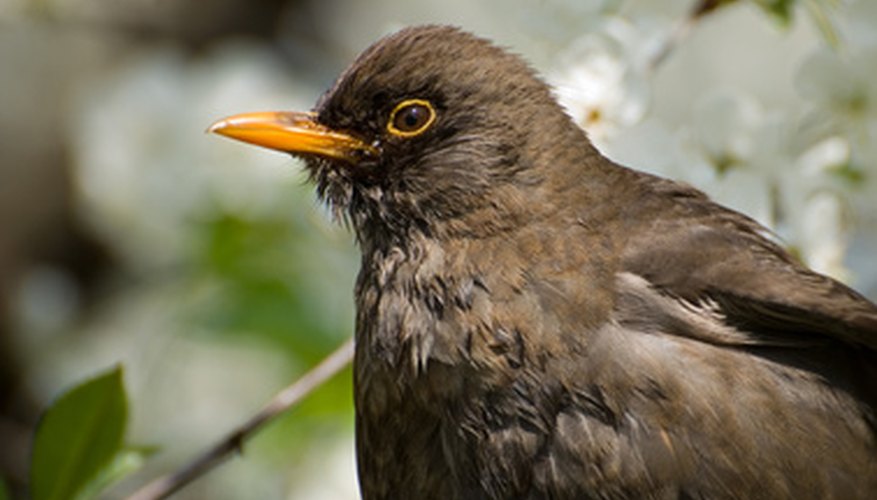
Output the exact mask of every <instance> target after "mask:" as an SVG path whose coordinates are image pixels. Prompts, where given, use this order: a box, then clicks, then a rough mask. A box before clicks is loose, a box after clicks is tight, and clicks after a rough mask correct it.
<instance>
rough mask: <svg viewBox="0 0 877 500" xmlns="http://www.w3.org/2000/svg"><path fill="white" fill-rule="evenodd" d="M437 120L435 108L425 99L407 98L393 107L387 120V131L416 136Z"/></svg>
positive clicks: (405, 135)
mask: <svg viewBox="0 0 877 500" xmlns="http://www.w3.org/2000/svg"><path fill="white" fill-rule="evenodd" d="M433 122H435V108H434V107H433V106H432V103H430V102H429V101H425V100H423V99H407V100H404V101H402V102H400V103H399V104H397V105H396V107H395V108H393V112H392V113H390V119H389V120H388V121H387V132H389V133H391V134H393V135H395V136H398V137H414V136H416V135H420V134H422V133H423V132H425V131H426V130H427V129H428V128H429V127H430V126H431V125H432V124H433Z"/></svg>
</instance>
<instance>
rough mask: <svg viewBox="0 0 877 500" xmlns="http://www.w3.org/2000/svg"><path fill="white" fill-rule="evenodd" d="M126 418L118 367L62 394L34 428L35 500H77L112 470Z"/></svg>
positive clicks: (33, 483)
mask: <svg viewBox="0 0 877 500" xmlns="http://www.w3.org/2000/svg"><path fill="white" fill-rule="evenodd" d="M127 416H128V403H127V400H126V397H125V389H124V387H123V385H122V369H121V367H116V368H115V369H113V370H111V371H109V372H107V373H105V374H103V375H100V376H98V377H95V378H93V379H91V380H87V381H85V382H83V383H81V384H79V385H77V386H76V387H73V388H72V389H70V390H69V391H67V392H66V393H64V394H62V395H61V396H60V397H59V398H58V400H57V401H55V403H54V404H53V405H52V406H51V407H50V408H49V409H48V410H47V411H46V412H45V413H44V414H43V416H42V419H41V420H40V423H39V425H38V426H37V431H36V437H35V439H34V447H33V458H32V463H31V486H30V488H31V497H32V498H33V500H68V499H70V498H75V497H76V496H77V495H78V494H79V492H80V491H82V489H83V488H84V487H85V486H86V485H87V484H88V483H89V482H91V481H93V480H95V479H96V478H97V477H98V475H99V474H101V472H102V471H103V470H104V468H105V467H107V466H109V465H111V462H112V460H113V457H115V456H116V454H117V453H118V452H119V450H120V448H121V447H122V440H123V438H124V434H125V425H126V420H127Z"/></svg>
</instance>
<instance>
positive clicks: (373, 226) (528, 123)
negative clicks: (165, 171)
mask: <svg viewBox="0 0 877 500" xmlns="http://www.w3.org/2000/svg"><path fill="white" fill-rule="evenodd" d="M210 130H211V131H212V132H216V133H219V134H222V135H226V136H229V137H232V138H235V139H239V140H242V141H244V142H249V143H253V144H256V145H260V146H264V147H268V148H271V149H275V150H280V151H285V152H288V153H291V154H293V155H296V156H300V157H303V158H304V159H305V162H306V165H307V168H308V171H309V173H310V175H311V177H312V179H313V180H314V181H315V183H316V185H317V189H318V193H319V195H320V196H321V197H322V198H324V199H325V200H326V201H327V202H328V203H329V204H330V205H331V206H332V207H333V208H334V209H336V213H338V214H342V215H346V216H349V217H350V220H351V221H352V222H353V226H354V228H355V229H356V232H357V236H358V237H359V239H360V240H364V239H366V240H367V239H373V238H375V237H378V236H379V234H380V235H384V236H387V235H389V236H391V237H392V236H393V235H396V236H402V237H404V236H405V235H406V234H408V232H409V231H411V230H419V231H423V232H427V233H430V232H441V231H444V230H454V231H462V232H470V233H479V232H486V231H493V230H498V227H500V226H502V224H504V223H506V222H508V223H513V221H512V220H510V219H514V218H515V217H517V216H519V215H520V214H522V213H525V212H526V211H527V210H530V209H532V207H527V206H526V205H527V204H528V203H534V202H533V201H532V191H533V190H534V189H537V188H538V186H539V185H540V184H541V183H542V182H543V180H544V176H545V174H546V171H545V170H546V169H547V168H549V167H550V165H549V164H550V163H552V161H553V159H552V157H551V156H552V155H551V154H550V151H553V150H556V149H557V148H558V147H560V148H565V147H566V148H570V147H571V148H576V147H586V146H587V141H586V139H585V138H584V136H583V135H582V133H581V132H580V131H579V130H578V129H576V127H574V126H572V124H571V122H570V120H569V118H568V117H567V116H566V114H565V113H564V112H563V111H562V109H561V108H560V107H559V105H557V104H556V102H555V100H554V99H553V97H552V95H551V92H550V90H549V88H548V87H547V86H546V85H545V84H544V83H543V82H542V81H541V80H539V79H538V78H537V77H536V76H535V74H534V73H533V71H532V70H531V69H530V68H529V67H528V66H527V64H526V63H525V62H523V60H521V59H520V58H519V57H517V56H515V55H512V54H509V53H508V52H506V51H504V50H502V49H500V48H498V47H496V46H494V45H492V44H491V43H490V42H488V41H486V40H484V39H481V38H477V37H475V36H473V35H470V34H468V33H465V32H463V31H460V30H458V29H456V28H452V27H446V26H422V27H414V28H408V29H405V30H402V31H399V32H397V33H395V34H393V35H390V36H388V37H386V38H384V39H382V40H380V41H379V42H377V43H376V44H374V45H373V46H372V47H370V48H369V49H367V50H366V51H365V52H364V53H363V54H362V55H360V56H359V57H358V58H357V59H356V61H355V62H354V63H353V64H352V65H351V66H350V67H349V68H348V69H347V70H346V71H344V73H342V74H341V76H340V77H339V78H338V80H337V81H336V83H335V84H334V86H333V87H332V88H331V89H329V90H328V91H327V92H326V93H325V94H324V95H323V97H322V98H321V99H320V100H319V102H318V103H317V105H316V107H315V108H314V110H313V111H311V112H268V113H247V114H241V115H235V116H232V117H228V118H226V119H223V120H220V121H218V122H216V123H215V124H214V125H213V126H212V127H211V128H210ZM524 191H528V192H529V194H528V195H527V196H526V198H529V199H530V201H527V200H525V199H523V198H525V197H524V196H523V192H524Z"/></svg>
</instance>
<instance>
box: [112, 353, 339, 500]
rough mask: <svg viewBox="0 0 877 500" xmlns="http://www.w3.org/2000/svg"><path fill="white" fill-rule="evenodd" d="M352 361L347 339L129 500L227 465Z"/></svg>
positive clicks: (148, 498) (146, 498) (162, 493)
mask: <svg viewBox="0 0 877 500" xmlns="http://www.w3.org/2000/svg"><path fill="white" fill-rule="evenodd" d="M352 359H353V339H350V340H348V341H347V342H345V343H344V344H342V345H341V346H340V347H339V348H338V349H336V350H335V351H334V352H333V353H332V354H330V355H328V356H326V357H325V358H324V359H323V361H321V362H320V364H318V365H317V366H315V367H314V368H313V369H311V371H309V372H307V373H306V374H304V375H303V376H302V377H301V378H299V379H298V380H296V381H295V382H294V383H293V384H292V385H290V386H288V387H287V388H286V389H283V390H282V391H280V392H279V393H278V394H277V395H276V396H274V398H273V399H272V400H271V401H269V402H268V404H267V405H265V406H264V407H263V408H262V409H261V410H260V411H259V413H257V414H256V415H254V416H253V417H252V418H250V420H249V421H247V422H246V423H245V424H244V425H242V426H240V427H239V428H237V429H236V430H234V431H233V432H232V433H231V434H229V435H228V436H226V437H225V439H223V440H222V441H220V442H219V443H217V444H216V445H214V446H213V447H212V448H210V449H209V450H207V451H206V452H204V453H203V454H202V455H200V456H199V457H196V458H195V459H194V460H192V461H191V462H189V463H188V464H187V465H186V466H184V467H183V468H181V469H179V470H177V471H176V472H173V473H171V474H167V475H165V476H161V477H159V478H156V479H154V480H152V481H151V482H149V483H147V484H146V485H145V486H143V487H141V488H140V489H139V490H137V491H135V492H134V493H133V494H132V495H131V496H130V497H128V499H127V500H157V499H159V498H166V497H167V496H168V495H170V494H171V493H173V492H175V491H177V490H179V489H180V488H182V487H183V486H185V485H187V484H189V483H190V482H192V481H194V480H195V479H197V478H198V477H200V476H201V475H203V474H205V473H206V472H207V471H209V470H210V469H212V468H214V467H216V466H217V465H219V464H220V463H222V462H224V461H225V460H226V459H227V458H229V456H230V455H231V454H232V453H233V452H239V451H240V450H241V448H242V447H243V444H244V441H246V440H247V439H249V438H250V437H251V435H252V434H254V433H255V432H256V431H257V430H259V428H261V427H262V426H263V425H265V424H266V423H268V422H270V421H271V420H273V419H274V417H276V416H278V415H279V414H281V413H283V412H284V411H286V410H288V409H289V408H291V407H292V406H294V405H295V404H296V403H298V402H299V401H301V400H302V399H304V397H305V396H307V395H308V394H310V393H311V392H313V391H314V390H315V389H316V388H318V387H319V386H321V385H322V384H323V383H325V382H326V381H327V380H329V379H330V378H332V376H333V375H335V374H336V373H338V372H339V371H341V369H343V368H344V367H345V366H347V365H348V364H349V363H350V361H351V360H352Z"/></svg>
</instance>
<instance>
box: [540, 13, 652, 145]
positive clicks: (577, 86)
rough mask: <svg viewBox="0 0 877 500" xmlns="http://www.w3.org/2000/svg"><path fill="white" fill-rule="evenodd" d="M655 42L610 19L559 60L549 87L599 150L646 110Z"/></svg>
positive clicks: (636, 29) (636, 30)
mask: <svg viewBox="0 0 877 500" xmlns="http://www.w3.org/2000/svg"><path fill="white" fill-rule="evenodd" d="M657 46H658V38H656V37H649V36H647V33H646V32H644V31H641V29H640V28H639V27H637V26H634V25H633V24H631V23H629V22H627V21H625V20H623V19H620V18H609V19H608V20H607V21H606V23H605V25H604V27H603V31H602V32H598V33H590V34H587V35H585V36H583V37H581V38H579V39H577V40H576V41H575V42H573V43H572V45H571V46H570V47H569V48H568V49H567V50H566V51H565V52H564V53H562V54H561V55H560V56H559V57H558V62H557V69H556V70H554V71H553V72H551V74H550V76H549V81H550V82H551V83H552V85H554V87H555V88H556V91H557V96H558V99H559V100H560V102H561V104H562V105H563V106H564V107H565V108H566V109H567V111H568V112H569V114H570V116H572V118H573V119H574V120H575V122H576V123H577V124H579V126H581V127H582V128H584V129H585V130H587V131H588V134H589V136H590V137H591V139H592V140H593V141H594V142H595V143H597V145H598V147H599V146H601V143H603V142H605V141H606V140H607V139H610V138H611V137H612V136H614V135H615V134H616V133H617V132H618V131H619V130H620V129H622V128H624V127H629V126H631V125H633V124H635V123H637V122H638V121H639V120H641V119H642V118H643V116H644V115H645V113H646V110H647V108H648V105H649V85H648V81H647V80H646V75H645V73H646V70H647V65H648V61H649V60H650V56H651V55H652V54H653V53H654V50H656V49H655V47H657Z"/></svg>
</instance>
